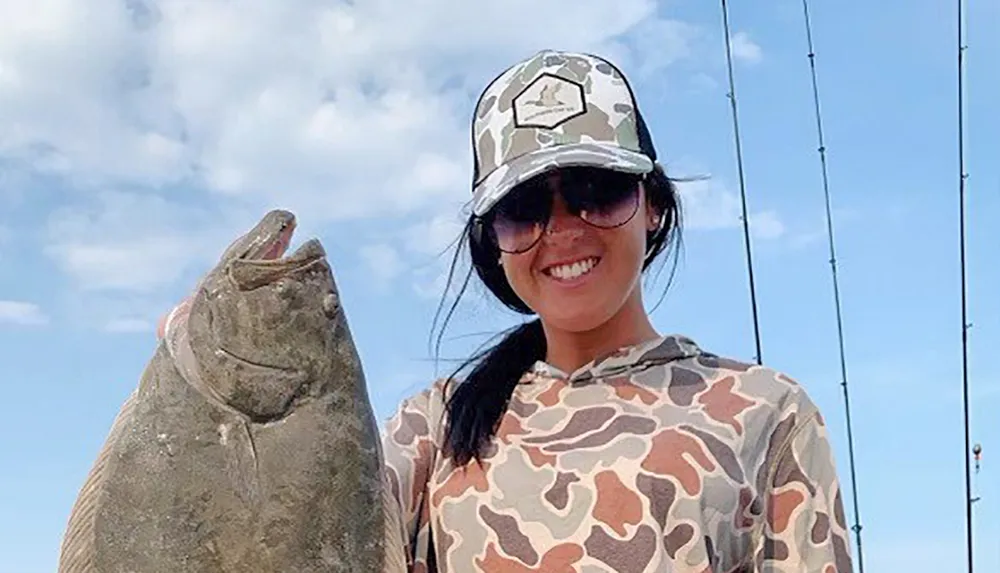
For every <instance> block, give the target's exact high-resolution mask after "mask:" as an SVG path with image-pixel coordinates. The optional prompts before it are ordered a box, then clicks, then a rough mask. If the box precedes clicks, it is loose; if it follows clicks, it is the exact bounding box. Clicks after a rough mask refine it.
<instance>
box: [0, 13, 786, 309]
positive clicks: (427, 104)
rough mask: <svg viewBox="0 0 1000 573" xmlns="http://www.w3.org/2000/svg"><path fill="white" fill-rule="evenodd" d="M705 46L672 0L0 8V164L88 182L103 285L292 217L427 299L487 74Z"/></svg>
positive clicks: (84, 206) (167, 282)
mask: <svg viewBox="0 0 1000 573" xmlns="http://www.w3.org/2000/svg"><path fill="white" fill-rule="evenodd" d="M528 12H531V13H532V15H533V16H532V18H524V17H523V16H522V15H523V14H525V13H528ZM552 21H558V22H559V23H560V25H559V26H555V27H554V26H551V24H550V22H552ZM706 37H707V35H706V34H705V33H704V31H703V30H702V29H700V28H699V27H698V26H695V25H693V24H689V23H685V22H679V21H675V20H669V19H663V18H660V17H658V16H657V4H656V3H655V2H654V1H653V0H623V1H622V2H620V3H618V4H617V5H615V4H609V3H607V2H605V1H604V0H582V1H580V0H578V1H574V2H570V1H569V0H558V1H554V2H548V3H545V4H541V5H537V6H535V5H532V6H530V10H529V4H528V0H515V1H513V2H508V3H504V4H502V5H499V4H498V5H492V4H485V5H482V4H475V3H468V2H460V1H458V0H422V1H421V2H419V3H418V4H416V5H412V4H411V5H407V7H406V8H401V7H400V4H399V3H397V2H392V1H390V0H370V1H368V2H364V3H349V2H329V1H320V0H287V1H284V2H273V1H271V0H246V1H243V2H240V3H233V2H228V1H225V0H202V1H198V2H191V1H186V0H160V1H156V0H131V1H129V2H121V1H120V0H92V1H91V2H88V3H87V5H86V8H83V7H82V5H81V4H80V3H79V2H73V1H72V0H36V1H35V2H30V3H29V2H14V1H10V0H0V125H4V126H5V129H4V130H3V132H0V158H4V159H5V160H6V161H8V162H11V163H12V164H13V165H14V166H15V167H17V169H19V170H29V171H34V172H35V173H39V174H43V175H48V174H55V175H57V176H60V177H63V178H64V180H65V181H66V182H67V183H68V187H69V188H71V189H76V190H78V191H82V192H85V193H81V194H78V195H77V196H76V198H75V199H71V200H70V201H69V203H68V204H69V205H72V206H67V207H65V208H63V209H61V210H59V211H57V212H55V213H53V214H52V216H51V220H50V223H49V225H48V228H47V235H46V236H47V238H48V246H47V248H46V251H45V252H46V253H47V254H48V255H49V256H50V257H52V258H53V259H54V260H55V262H56V263H57V264H58V265H59V267H60V268H61V269H62V270H63V271H64V272H66V273H67V274H68V275H69V276H70V277H71V278H73V279H75V281H76V282H77V283H78V284H79V285H80V286H81V287H83V288H84V289H89V290H91V291H110V292H114V293H118V292H121V293H124V292H132V293H140V294H143V295H144V296H147V298H148V297H149V296H152V295H155V294H157V293H159V292H161V289H163V288H165V287H169V286H171V285H175V283H176V281H178V280H179V279H181V278H182V277H184V276H186V275H188V274H189V273H197V272H199V271H200V270H202V269H204V268H206V267H207V266H208V265H209V264H211V262H212V261H214V258H215V257H216V256H217V255H218V253H219V252H221V250H222V248H223V247H224V246H225V244H227V243H228V242H229V241H231V240H232V239H233V238H234V237H235V236H236V235H237V234H238V233H239V232H242V231H243V230H245V228H246V227H247V226H249V225H250V224H252V223H253V222H254V220H253V219H255V218H256V217H258V216H259V215H260V214H262V212H263V211H264V210H265V209H267V208H271V207H284V208H288V209H291V210H293V211H295V212H296V213H298V214H299V215H300V216H301V218H302V219H303V223H304V224H307V225H309V226H311V227H313V228H315V229H317V230H321V229H322V228H323V227H324V226H325V225H328V224H330V223H331V222H334V221H343V220H345V219H369V220H372V221H373V225H374V226H373V228H372V233H373V234H377V235H378V240H377V241H376V242H377V243H378V244H376V245H374V246H370V247H368V248H367V249H365V250H363V251H362V253H363V255H362V256H363V257H365V260H366V261H367V263H366V264H367V265H368V266H369V267H370V268H371V269H372V270H374V271H375V272H376V273H377V274H378V275H379V276H381V277H382V278H383V280H385V281H391V280H396V279H398V278H399V277H400V276H401V275H402V274H404V273H407V272H409V273H411V274H412V275H413V281H415V285H414V288H415V289H416V290H417V291H418V292H425V291H426V290H427V289H429V288H432V287H434V286H438V285H441V284H442V273H443V272H444V271H445V270H446V268H447V264H448V263H450V257H449V256H448V253H444V254H443V256H440V257H439V258H438V259H433V257H438V256H439V255H442V253H443V252H444V251H445V250H446V249H447V247H449V246H450V245H451V242H452V241H453V240H454V239H455V238H456V237H457V234H458V231H459V230H460V225H461V222H460V221H457V220H456V218H455V216H454V213H455V212H456V211H457V210H458V209H456V208H455V207H456V206H457V205H459V204H461V203H463V202H465V201H467V200H468V198H469V197H468V185H469V177H470V175H469V171H470V168H471V161H470V151H469V149H468V144H469V141H468V137H469V136H468V129H469V128H468V121H469V113H470V112H471V109H472V105H473V103H474V100H475V97H476V96H477V95H478V93H479V90H480V89H481V88H482V86H483V85H484V84H485V83H486V82H487V81H489V80H490V79H491V78H492V77H493V76H495V75H496V74H497V73H499V72H500V71H501V70H502V69H503V67H505V66H507V65H510V64H511V63H512V62H513V61H515V60H516V59H518V58H521V57H524V56H527V55H529V54H530V53H532V52H534V51H536V50H539V49H542V48H550V47H554V48H565V49H571V50H585V51H590V52H596V53H602V54H605V55H607V56H609V57H610V58H612V59H614V60H615V61H617V62H618V63H620V64H621V65H622V66H623V67H624V68H625V69H626V70H631V73H634V74H636V75H637V76H639V77H643V76H648V75H649V74H652V73H657V72H659V71H660V70H662V69H663V68H664V67H666V66H670V65H673V64H675V63H676V62H678V61H680V60H683V59H691V60H697V59H698V58H697V53H698V52H699V50H698V49H696V45H695V43H696V42H697V41H700V40H704V39H705V38H706ZM708 199H709V200H707V201H702V202H701V203H700V204H699V205H695V217H694V219H695V221H698V220H699V219H700V220H701V221H702V223H701V226H702V227H707V228H713V227H720V226H721V227H728V226H731V225H732V212H731V208H730V207H731V205H730V201H731V196H730V195H725V194H722V195H713V196H712V197H709V198H708ZM194 205H211V209H209V208H205V207H198V206H194ZM699 209H700V211H699ZM441 213H448V215H441ZM376 215H378V217H376ZM760 216H764V217H765V218H764V219H762V220H763V223H761V222H759V221H758V223H757V225H756V226H757V227H759V228H763V229H764V231H765V234H767V233H768V231H770V232H771V233H772V234H773V233H774V230H775V229H776V228H779V226H780V225H777V224H776V219H770V220H768V219H767V218H766V214H762V215H760ZM394 217H395V220H393V218H394ZM689 217H690V214H689ZM415 221H422V222H419V223H417V222H415ZM387 229H392V230H391V231H387ZM422 257H427V258H428V259H430V262H429V263H427V264H425V263H424V260H423V258H422ZM411 262H413V264H411ZM185 280H187V279H185ZM434 292H435V293H438V292H440V291H439V290H435V291H434ZM119 312H124V314H117V315H113V316H125V317H132V316H133V315H132V314H130V312H131V311H130V310H120V311H119ZM106 319H107V317H105V320H106ZM119 320H123V322H112V323H110V324H108V325H107V326H108V327H109V328H111V329H121V328H125V329H129V328H132V327H134V328H140V326H139V322H134V323H133V322H129V320H132V319H131V318H126V319H119ZM136 320H139V319H136ZM142 320H145V319H142Z"/></svg>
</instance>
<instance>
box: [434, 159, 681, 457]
mask: <svg viewBox="0 0 1000 573" xmlns="http://www.w3.org/2000/svg"><path fill="white" fill-rule="evenodd" d="M643 182H644V183H645V191H646V203H647V204H648V205H650V206H651V207H652V208H653V209H655V210H656V211H657V212H658V213H660V216H661V217H662V219H661V221H660V225H659V226H658V227H657V228H656V230H654V231H652V232H649V233H647V235H646V257H645V260H644V261H643V267H642V268H643V271H644V272H645V270H646V269H647V268H648V267H649V266H650V264H651V263H652V262H653V261H654V260H656V258H657V257H658V256H659V255H660V253H662V252H663V251H664V250H665V249H666V248H667V247H671V246H672V247H673V248H674V249H675V250H676V249H678V248H679V246H680V243H681V239H680V217H681V209H680V200H679V196H678V193H677V187H676V184H675V181H674V180H672V179H671V178H669V177H667V175H666V173H664V171H663V168H662V167H660V165H659V164H656V167H655V169H654V170H653V171H652V172H650V173H649V175H647V176H646V177H645V178H643ZM476 225H477V221H476V219H475V217H474V216H470V217H469V220H468V221H467V223H466V225H465V228H464V229H463V231H462V234H461V237H460V240H459V245H458V248H457V249H456V251H455V255H454V259H453V260H452V264H451V269H450V271H449V273H448V285H449V286H450V285H451V282H452V279H453V277H454V273H455V264H456V263H457V262H458V257H459V255H460V252H461V248H462V246H463V245H468V247H469V254H470V258H471V262H472V268H473V269H475V272H476V275H478V276H479V279H480V280H481V281H482V282H483V284H484V285H485V286H486V288H487V289H489V290H490V292H491V293H492V294H493V295H494V296H495V297H496V298H497V299H498V300H499V301H500V302H502V303H503V304H504V305H505V306H506V307H507V308H510V309H511V310H513V311H515V312H517V313H520V314H524V315H532V314H534V311H533V310H531V309H530V308H529V307H528V306H527V305H526V304H525V303H524V301H522V300H521V299H520V297H518V296H517V294H516V293H515V292H514V289H513V288H512V287H511V285H510V283H509V282H508V281H507V276H506V274H504V270H503V267H501V266H500V264H499V263H498V260H499V258H500V252H499V250H498V249H497V247H496V245H494V244H493V243H492V242H490V241H489V240H478V237H481V236H482V235H481V234H480V233H477V232H476ZM675 264H676V259H675ZM471 274H472V270H471V269H470V271H469V274H468V275H466V277H465V281H464V282H463V284H462V287H461V290H460V292H459V294H458V297H456V300H455V301H454V303H453V304H452V305H451V308H450V310H449V312H448V315H447V316H446V318H445V323H447V320H448V318H450V317H451V315H452V313H453V312H454V310H455V307H456V306H457V304H458V299H459V298H461V295H462V292H464V290H465V288H466V286H467V285H468V282H469V278H470V277H471ZM672 275H673V269H671V276H672ZM447 290H448V289H447V288H446V289H445V292H447ZM443 305H444V299H443V298H442V300H441V304H440V305H439V306H438V312H437V314H436V315H435V319H434V321H435V323H436V322H437V319H438V317H439V316H440V313H441V309H442V307H443ZM443 330H444V327H443V326H442V330H441V333H439V336H438V344H439V345H440V340H441V334H443ZM545 354H546V341H545V333H544V331H543V330H542V323H541V321H540V320H539V319H538V318H535V319H534V320H531V321H529V322H526V323H524V324H521V325H520V326H517V327H515V328H513V329H510V330H508V331H506V332H505V333H502V338H501V340H500V342H498V343H497V344H495V345H494V346H492V347H489V348H486V349H484V350H481V351H479V352H478V353H476V354H475V355H473V356H472V357H470V358H468V359H467V360H465V361H464V362H463V363H462V364H461V365H460V366H459V367H458V368H456V369H455V371H454V373H453V374H452V375H451V376H450V377H449V378H448V382H449V383H453V382H455V380H456V379H457V377H458V374H459V373H460V372H461V371H463V370H465V369H466V368H467V367H469V366H472V365H474V367H473V368H472V370H471V371H470V372H469V374H468V375H467V376H466V377H465V378H464V380H463V381H462V382H461V383H458V385H457V386H456V387H455V390H454V393H453V394H452V395H451V398H450V399H449V400H448V403H447V414H448V415H447V424H446V434H445V440H444V441H445V443H444V453H445V455H449V456H451V457H452V459H453V461H454V462H455V464H456V465H457V466H463V465H465V464H467V463H468V462H469V461H471V460H473V459H475V460H476V461H477V462H478V461H480V460H481V456H482V455H483V453H484V451H485V448H486V447H487V446H488V445H489V442H490V440H491V439H492V438H493V436H494V433H495V431H496V429H497V426H498V424H499V422H500V419H501V417H502V416H503V414H504V412H505V410H506V408H507V403H508V401H509V400H510V396H511V394H512V393H513V391H514V388H515V387H516V386H517V384H518V382H519V381H520V379H521V377H522V376H523V375H524V373H525V372H526V371H527V370H528V369H529V368H530V367H531V365H532V364H534V363H535V362H536V361H538V360H542V359H544V358H545Z"/></svg>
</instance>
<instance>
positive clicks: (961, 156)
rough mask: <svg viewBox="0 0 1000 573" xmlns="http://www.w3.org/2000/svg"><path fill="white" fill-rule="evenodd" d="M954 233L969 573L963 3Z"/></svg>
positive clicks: (960, 6)
mask: <svg viewBox="0 0 1000 573" xmlns="http://www.w3.org/2000/svg"><path fill="white" fill-rule="evenodd" d="M957 4H958V230H959V231H958V232H959V241H958V245H959V264H960V272H961V284H962V287H961V288H962V417H963V426H964V428H963V430H964V431H965V447H964V449H963V450H962V453H963V456H964V457H965V540H966V557H967V558H968V562H969V573H972V564H973V553H972V504H973V503H974V502H973V497H972V471H971V467H970V466H971V460H970V459H969V458H970V456H969V453H970V450H971V447H970V443H969V442H970V436H969V326H970V325H969V319H968V297H967V288H966V275H967V273H966V268H965V181H966V179H968V177H969V175H968V174H967V173H966V172H965V106H964V99H965V85H964V84H965V50H966V45H965V13H964V10H963V8H964V6H963V5H964V1H963V0H958V2H957Z"/></svg>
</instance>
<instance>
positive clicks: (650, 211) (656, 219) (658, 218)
mask: <svg viewBox="0 0 1000 573" xmlns="http://www.w3.org/2000/svg"><path fill="white" fill-rule="evenodd" d="M642 186H643V195H644V196H645V198H646V232H648V233H652V232H654V231H656V230H657V229H659V228H660V224H661V223H662V221H663V213H661V212H660V209H659V208H658V207H657V206H656V205H655V204H654V203H653V201H652V200H650V197H649V192H648V191H647V189H648V188H649V187H648V183H647V182H645V181H644V182H643V183H642Z"/></svg>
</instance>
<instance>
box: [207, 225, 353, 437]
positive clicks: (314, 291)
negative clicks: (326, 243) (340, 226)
mask: <svg viewBox="0 0 1000 573" xmlns="http://www.w3.org/2000/svg"><path fill="white" fill-rule="evenodd" d="M295 226H296V221H295V217H294V215H293V214H292V213H290V212H288V211H284V210H274V211H270V212H268V213H267V214H266V215H265V216H264V217H263V218H262V219H261V220H260V222H259V223H257V225H255V226H254V228H253V229H251V230H250V231H249V232H248V233H246V234H245V235H243V236H241V237H239V238H238V239H237V240H236V241H234V242H233V244H232V245H230V246H229V248H227V249H226V251H225V252H224V254H223V255H222V257H221V259H220V260H219V262H218V264H217V265H216V266H215V267H214V268H213V269H212V270H211V271H209V272H208V273H207V274H206V275H205V277H204V279H203V280H202V281H201V283H200V284H199V286H198V289H197V292H196V293H195V295H194V297H193V299H192V301H191V310H190V315H189V317H188V338H189V341H190V345H191V351H192V353H193V354H194V357H195V360H196V362H197V364H198V367H199V371H200V377H201V378H202V380H203V383H204V384H205V385H207V386H209V387H210V389H211V392H212V393H213V394H215V395H216V397H218V398H219V399H222V400H223V401H225V402H226V403H227V405H228V406H231V407H234V408H236V409H237V410H239V411H240V412H242V413H244V414H246V415H248V416H250V417H251V418H252V419H254V420H255V421H260V422H266V421H269V420H274V419H277V418H280V417H282V416H284V415H286V414H288V413H289V411H290V409H292V408H293V407H294V403H295V402H296V401H297V400H298V399H300V398H303V397H308V396H309V395H310V394H315V393H316V392H318V391H320V390H321V389H319V388H317V382H322V381H328V380H330V379H331V377H332V376H333V374H334V373H335V372H336V371H337V369H338V368H339V369H341V370H343V369H344V368H350V367H357V364H356V363H357V361H358V359H357V355H356V352H355V351H354V348H353V343H352V342H351V341H350V336H349V334H348V332H347V324H346V321H345V318H344V315H343V312H342V309H341V305H340V297H339V293H338V290H337V285H336V283H335V281H334V277H333V273H332V271H331V269H330V265H329V263H328V261H327V257H326V252H325V251H324V249H323V246H322V244H321V243H320V242H319V240H317V239H310V240H308V241H306V242H305V243H303V244H302V245H301V246H300V247H299V248H298V249H296V250H295V251H294V252H292V253H290V254H286V253H287V250H288V248H289V243H290V242H291V239H292V235H293V233H294V231H295ZM345 339H346V340H345ZM345 361H346V362H348V363H349V364H347V363H345Z"/></svg>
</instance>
